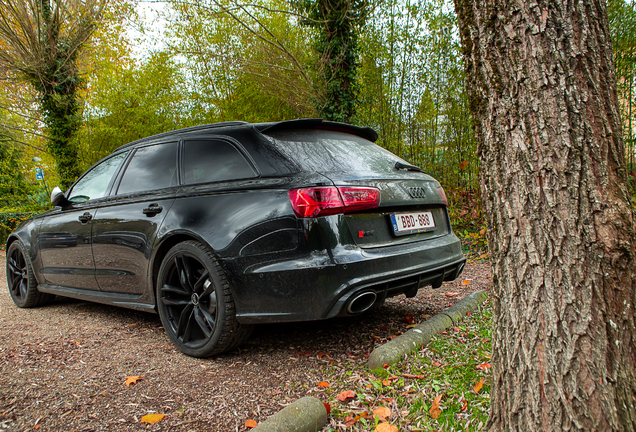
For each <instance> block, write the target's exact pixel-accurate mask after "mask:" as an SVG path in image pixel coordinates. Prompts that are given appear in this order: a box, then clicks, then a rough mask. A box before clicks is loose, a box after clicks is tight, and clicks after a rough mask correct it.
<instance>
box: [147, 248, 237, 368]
mask: <svg viewBox="0 0 636 432" xmlns="http://www.w3.org/2000/svg"><path fill="white" fill-rule="evenodd" d="M157 307H158V309H159V316H160V317H161V322H162V324H163V326H164V328H165V330H166V333H167V334H168V337H169V338H170V339H171V341H172V342H173V343H174V344H175V345H176V346H177V348H179V349H180V350H181V351H182V352H184V353H185V354H188V355H191V356H194V357H209V356H211V355H214V354H218V353H221V352H223V351H226V350H228V349H230V348H233V347H234V346H236V345H238V343H240V342H242V341H243V340H244V339H245V337H244V336H245V334H246V332H248V329H247V328H243V327H245V326H241V325H240V324H239V323H238V322H237V321H236V317H235V310H234V301H233V300H232V295H231V293H230V289H229V286H228V283H227V280H226V278H225V275H224V274H223V271H222V270H221V268H220V267H219V265H218V263H217V262H216V260H215V258H214V256H213V255H212V253H211V252H210V251H209V250H208V249H207V248H206V247H204V246H203V245H201V244H200V243H197V242H194V241H188V242H183V243H179V244H177V245H176V246H174V247H173V248H172V249H170V251H169V252H168V254H167V255H166V257H165V258H164V260H163V263H162V264H161V268H160V269H159V278H158V284H157ZM247 336H249V333H247Z"/></svg>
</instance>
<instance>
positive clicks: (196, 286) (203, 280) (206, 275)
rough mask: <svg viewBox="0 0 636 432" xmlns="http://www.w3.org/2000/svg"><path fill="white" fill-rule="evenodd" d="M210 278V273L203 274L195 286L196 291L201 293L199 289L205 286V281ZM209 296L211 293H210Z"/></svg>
mask: <svg viewBox="0 0 636 432" xmlns="http://www.w3.org/2000/svg"><path fill="white" fill-rule="evenodd" d="M208 276H210V274H209V273H208V271H207V270H206V271H204V272H203V274H202V275H201V277H200V278H199V280H198V281H196V282H195V284H194V291H195V292H196V291H199V289H200V288H201V287H202V286H203V284H204V283H205V281H206V280H207V279H208ZM208 294H209V293H208ZM205 295H206V294H205V293H203V294H202V296H205Z"/></svg>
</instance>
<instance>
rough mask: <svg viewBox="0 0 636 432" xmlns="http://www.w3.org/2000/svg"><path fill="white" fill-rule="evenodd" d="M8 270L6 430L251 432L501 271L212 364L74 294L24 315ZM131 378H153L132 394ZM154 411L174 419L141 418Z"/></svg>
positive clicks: (137, 320) (1, 267)
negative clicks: (248, 424)
mask: <svg viewBox="0 0 636 432" xmlns="http://www.w3.org/2000/svg"><path fill="white" fill-rule="evenodd" d="M4 271H5V262H4V258H2V257H0V281H1V282H0V285H1V286H0V431H5V430H12V431H13V430H36V429H37V430H40V431H49V430H50V431H60V430H64V431H102V430H111V431H126V430H140V429H148V430H166V431H167V430H171V431H204V430H205V431H244V430H247V429H246V428H245V421H246V420H247V419H254V420H256V421H259V422H260V421H262V420H264V419H266V418H267V417H268V416H270V415H272V414H273V413H275V412H277V411H279V410H280V409H281V408H282V407H284V406H286V405H288V404H289V403H291V402H293V401H294V400H296V399H298V398H300V397H302V396H305V395H307V394H312V392H314V391H315V384H316V383H317V382H319V381H322V376H321V372H320V370H321V366H323V365H324V364H325V363H328V362H336V363H339V362H342V363H343V364H346V363H350V362H351V361H357V362H365V361H366V359H365V354H368V353H370V352H371V351H372V350H373V348H374V347H375V346H376V345H379V344H382V343H385V342H386V341H387V340H388V339H389V338H390V337H392V336H391V335H392V334H393V333H395V329H398V330H401V331H405V330H406V325H407V322H406V321H408V319H406V320H405V317H407V315H411V317H413V318H414V319H415V321H416V322H420V321H423V320H425V319H426V318H427V317H428V316H431V315H434V314H435V313H437V312H439V311H440V310H442V309H443V308H445V307H447V306H449V305H450V304H451V303H454V302H455V301H456V300H457V299H459V298H462V297H463V296H465V295H466V294H469V293H470V292H473V291H477V290H480V289H487V288H488V287H489V285H490V267H489V264H475V263H472V264H471V263H469V264H468V266H467V268H466V270H465V271H464V274H463V275H462V276H461V278H460V279H459V280H458V281H454V282H448V283H445V284H444V286H442V287H441V288H439V289H437V290H432V289H422V290H420V292H419V294H418V295H417V297H415V298H412V299H407V298H405V297H404V296H400V297H396V298H393V299H389V300H387V303H386V304H385V306H383V307H382V308H379V309H378V310H376V311H372V312H368V313H366V314H363V315H362V316H359V317H355V318H342V319H340V318H339V319H333V320H329V321H322V322H313V323H299V324H276V325H261V326H259V327H257V329H256V331H255V332H254V335H253V336H252V337H251V339H250V340H249V341H248V342H247V343H246V344H244V345H243V346H242V347H241V348H240V349H238V350H235V351H233V352H230V353H228V354H225V355H222V356H218V357H215V358H211V359H204V360H201V359H194V358H190V357H186V356H185V355H183V354H181V353H180V352H179V351H177V350H176V349H174V348H173V346H172V345H171V344H170V342H169V341H168V339H167V337H166V336H165V334H164V331H163V328H162V326H161V322H160V321H159V316H158V315H153V314H148V313H144V312H137V311H132V310H127V309H121V308H115V307H110V306H104V305H99V304H93V303H87V302H81V301H76V300H71V299H63V298H58V299H57V300H56V301H55V302H54V303H53V304H52V305H49V306H45V307H41V308H37V309H19V308H17V307H16V306H14V304H13V302H12V301H11V298H10V296H9V293H8V290H7V287H6V279H5V275H4ZM464 281H468V284H467V283H466V282H464ZM462 282H463V283H462ZM453 292H455V293H459V294H458V295H456V296H454V297H449V296H447V295H445V294H446V293H449V294H450V293H453ZM411 317H409V318H411ZM130 376H141V379H140V380H139V381H138V382H137V383H136V384H133V385H130V386H129V387H127V386H126V385H125V381H126V378H127V377H130ZM150 413H161V414H165V417H164V418H163V419H162V420H161V421H160V422H159V423H157V424H155V425H148V424H146V423H140V421H141V418H142V417H143V416H144V415H146V414H150Z"/></svg>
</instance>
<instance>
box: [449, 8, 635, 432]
mask: <svg viewBox="0 0 636 432" xmlns="http://www.w3.org/2000/svg"><path fill="white" fill-rule="evenodd" d="M455 5H456V11H457V14H458V17H459V26H460V34H461V41H462V45H463V52H464V57H465V61H466V63H465V67H466V80H467V89H468V94H469V99H470V108H471V112H472V114H473V117H474V120H475V134H476V137H477V141H478V146H479V148H478V154H479V157H480V161H481V174H480V182H481V188H482V196H483V201H484V206H485V209H486V211H485V214H486V215H487V218H488V226H489V233H490V234H489V239H488V245H489V248H490V253H491V258H492V266H493V283H494V288H493V300H494V322H495V324H494V325H495V329H494V333H493V386H492V393H491V400H492V405H491V410H492V411H491V417H490V420H489V425H490V429H491V430H515V431H517V430H524V431H539V430H541V431H562V430H581V431H625V432H627V431H633V430H636V400H635V399H634V398H635V395H636V375H635V374H636V372H635V371H636V328H635V323H634V319H635V316H634V304H635V303H636V289H635V285H636V260H635V259H634V258H635V252H636V242H635V241H634V239H635V230H634V217H633V214H632V209H631V203H630V197H629V194H628V192H627V189H626V186H625V185H626V183H625V181H626V170H625V147H624V143H623V135H622V129H621V119H620V114H619V107H618V101H617V97H616V82H615V76H614V61H613V57H612V44H611V41H610V32H609V26H608V19H607V10H606V3H605V1H603V0H578V1H558V0H544V1H534V0H531V1H527V2H526V1H520V0H517V1H512V2H505V1H501V0H455Z"/></svg>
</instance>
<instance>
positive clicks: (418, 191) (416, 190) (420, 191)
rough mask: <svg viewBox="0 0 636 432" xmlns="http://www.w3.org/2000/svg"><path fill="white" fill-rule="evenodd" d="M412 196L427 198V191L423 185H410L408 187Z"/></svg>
mask: <svg viewBox="0 0 636 432" xmlns="http://www.w3.org/2000/svg"><path fill="white" fill-rule="evenodd" d="M406 190H407V191H408V193H409V195H411V198H426V191H425V190H424V188H421V187H410V188H407V189H406Z"/></svg>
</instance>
